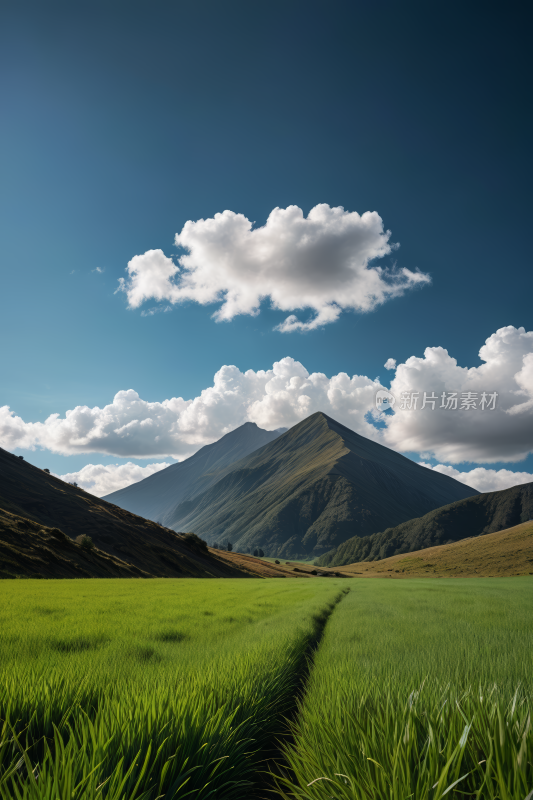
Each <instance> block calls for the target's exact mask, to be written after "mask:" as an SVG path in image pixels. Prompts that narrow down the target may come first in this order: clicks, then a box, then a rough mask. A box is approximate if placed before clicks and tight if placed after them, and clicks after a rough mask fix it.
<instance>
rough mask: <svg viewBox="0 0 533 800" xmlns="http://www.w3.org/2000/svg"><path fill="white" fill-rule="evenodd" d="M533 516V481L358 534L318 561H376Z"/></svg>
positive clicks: (336, 563) (329, 563) (328, 563)
mask: <svg viewBox="0 0 533 800" xmlns="http://www.w3.org/2000/svg"><path fill="white" fill-rule="evenodd" d="M428 471H429V470H428ZM532 518H533V482H532V483H524V484H521V485H520V486H513V487H512V488H511V489H503V490H502V491H499V492H487V493H485V494H478V495H477V496H476V497H469V498H468V499H466V500H459V501H458V502H456V503H450V504H448V505H445V506H443V507H442V508H437V509H435V510H434V511H430V512H429V513H428V514H425V515H424V516H422V517H420V518H417V519H411V520H409V521H408V522H404V523H403V524H401V525H397V526H396V527H394V528H393V527H390V528H387V529H386V530H384V531H382V532H381V533H375V534H373V535H372V536H368V537H366V538H364V539H363V538H361V537H359V536H354V537H353V538H351V539H348V540H347V541H346V542H343V543H342V544H341V545H339V546H337V547H336V548H335V549H332V550H331V551H330V552H328V553H326V554H325V555H323V556H322V557H321V558H319V559H318V561H317V564H318V565H320V566H331V567H338V566H342V565H344V564H352V563H354V562H358V561H375V560H376V559H383V558H388V557H389V556H395V555H400V554H402V553H410V552H413V551H414V550H422V549H423V548H426V547H432V546H434V545H442V544H449V543H451V542H456V541H459V540H461V539H466V538H467V537H471V536H481V535H483V534H487V533H493V532H495V531H500V530H503V529H505V528H510V527H512V526H515V525H519V524H520V523H522V522H527V521H528V520H531V519H532Z"/></svg>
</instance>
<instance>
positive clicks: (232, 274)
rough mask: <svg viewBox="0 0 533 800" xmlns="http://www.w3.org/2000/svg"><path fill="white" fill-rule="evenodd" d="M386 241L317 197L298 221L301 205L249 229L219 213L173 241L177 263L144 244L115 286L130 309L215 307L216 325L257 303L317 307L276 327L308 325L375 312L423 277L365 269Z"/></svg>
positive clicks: (375, 221)
mask: <svg viewBox="0 0 533 800" xmlns="http://www.w3.org/2000/svg"><path fill="white" fill-rule="evenodd" d="M389 238H390V231H385V230H384V228H383V221H382V219H381V217H380V216H379V214H378V213H377V212H375V211H367V212H365V213H364V214H363V215H362V216H360V215H359V214H357V213H356V212H348V211H345V210H344V209H343V208H342V207H338V208H330V206H328V205H327V204H325V203H323V204H321V205H317V206H315V207H314V208H313V209H311V211H310V212H309V214H308V216H307V217H304V215H303V213H302V211H301V209H300V208H298V206H289V207H288V208H286V209H282V208H275V209H274V210H273V211H272V212H271V213H270V216H269V217H268V220H267V222H266V225H264V226H263V227H261V228H256V229H255V230H252V223H251V222H250V221H249V220H248V219H247V218H246V217H245V216H244V215H243V214H235V213H234V212H233V211H224V212H223V213H221V214H215V216H214V218H212V219H206V220H204V219H201V220H198V221H197V222H193V221H189V222H186V223H185V225H184V226H183V229H182V231H181V233H179V234H176V239H175V242H176V245H177V246H179V247H181V248H183V249H184V250H186V251H187V252H186V253H185V254H184V255H182V256H180V257H179V258H178V265H179V266H178V265H176V264H175V263H174V262H173V261H172V259H171V258H167V257H166V256H165V254H164V253H163V251H162V250H148V251H147V252H146V253H144V254H143V255H139V256H135V257H134V258H132V260H131V261H130V262H129V264H128V267H127V273H128V277H127V278H126V279H124V278H121V279H120V285H119V289H120V290H122V291H124V292H126V294H127V297H128V303H129V306H130V308H138V307H139V306H141V305H142V304H143V303H144V302H145V301H146V300H150V299H153V300H157V301H163V300H165V301H168V302H170V303H172V304H176V303H181V302H184V301H187V300H190V301H194V302H196V303H200V304H201V305H208V304H212V303H221V306H220V307H219V308H218V310H217V311H216V312H215V314H214V317H215V319H216V320H217V321H218V322H221V321H229V320H231V319H233V318H234V317H235V316H237V315H240V314H249V315H252V316H255V315H257V314H258V313H259V307H260V304H261V301H262V300H265V299H270V302H271V305H272V307H273V308H275V309H279V310H281V311H295V310H303V309H311V311H312V312H314V316H312V317H311V318H310V319H309V320H307V321H305V322H302V321H300V320H299V319H298V318H297V317H296V316H295V315H294V314H291V315H289V316H288V317H287V318H286V319H285V320H284V322H282V323H281V324H280V325H279V326H278V330H280V331H283V332H291V331H295V330H301V331H303V330H312V329H314V328H317V327H320V326H322V325H325V324H327V323H329V322H334V321H335V320H336V319H337V318H338V317H339V315H340V314H341V313H342V311H343V310H344V309H351V310H356V311H372V310H373V309H374V308H376V306H378V305H381V304H382V303H385V302H386V301H387V300H389V299H391V298H393V297H399V296H400V295H402V294H404V292H405V291H407V290H408V289H411V288H413V287H415V286H421V285H424V284H427V283H429V282H430V278H429V276H428V275H425V274H423V273H421V272H418V271H414V272H413V271H411V270H408V269H406V268H403V269H389V270H387V269H384V268H383V267H378V266H370V263H371V262H372V261H373V259H376V258H381V257H383V256H385V255H388V254H389V253H391V251H392V250H393V248H394V247H395V246H394V245H391V244H390V243H389ZM117 291H118V290H117Z"/></svg>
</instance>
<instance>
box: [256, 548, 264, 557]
mask: <svg viewBox="0 0 533 800" xmlns="http://www.w3.org/2000/svg"><path fill="white" fill-rule="evenodd" d="M257 555H258V556H259V558H263V556H264V555H265V554H264V553H263V551H262V550H261V548H259V549H258V550H257Z"/></svg>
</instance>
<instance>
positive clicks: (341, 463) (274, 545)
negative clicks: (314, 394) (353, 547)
mask: <svg viewBox="0 0 533 800" xmlns="http://www.w3.org/2000/svg"><path fill="white" fill-rule="evenodd" d="M216 477H217V481H216V482H213V484H212V485H211V486H210V487H209V488H208V489H207V490H205V491H203V492H202V493H201V494H197V495H196V496H194V497H192V498H188V499H185V500H183V501H182V502H180V503H177V504H176V507H175V508H174V509H173V510H172V511H170V512H168V513H167V514H166V516H165V518H164V520H165V524H166V525H168V526H169V527H171V528H173V529H174V530H189V531H194V532H195V533H197V534H199V535H200V536H202V537H203V538H204V539H206V540H207V541H208V542H209V543H210V544H213V543H214V542H216V541H217V540H224V541H225V540H226V539H229V540H230V541H231V542H233V544H234V549H236V550H241V551H243V550H244V551H246V550H248V549H250V548H252V549H253V548H255V547H261V548H262V549H263V550H264V551H265V553H266V554H267V555H269V556H277V557H282V558H308V557H315V556H319V555H322V554H323V553H325V552H327V551H328V550H330V549H331V548H332V547H335V546H337V545H339V544H340V543H341V542H343V541H345V540H346V539H348V538H349V537H351V536H353V535H354V533H356V532H357V533H358V534H359V535H360V536H368V535H370V534H372V533H375V532H376V531H379V530H383V529H384V528H385V527H389V526H392V525H398V524H399V523H400V522H405V521H406V520H408V519H412V518H413V517H415V516H421V515H422V514H425V513H427V512H428V511H430V510H432V509H434V508H438V507H439V506H442V505H444V504H445V503H450V502H452V501H454V500H459V499H462V498H464V497H468V496H470V495H472V494H477V492H475V490H473V489H470V488H469V487H468V486H465V485H464V484H462V483H459V482H458V481H455V480H453V479H452V478H449V477H447V476H446V475H441V474H440V473H437V472H434V471H433V470H429V469H427V468H426V467H421V466H420V465H419V464H415V463H414V462H413V461H410V460H409V459H408V458H405V457H404V456H402V455H400V454H399V453H396V452H395V451H393V450H389V449H388V448H387V447H383V446H382V445H380V444H377V443H376V442H373V441H371V440H370V439H366V438H365V437H364V436H360V435H359V434H357V433H354V432H353V431H351V430H350V429H349V428H346V427H345V426H344V425H341V424H340V423H338V422H335V420H333V419H331V418H330V417H328V416H326V415H325V414H322V413H320V412H318V413H316V414H313V415H312V416H310V417H308V418H307V419H305V420H304V421H303V422H300V423H299V424H298V425H295V426H294V427H293V428H291V429H290V430H289V431H287V432H286V433H284V434H282V435H281V436H279V437H277V438H276V439H275V440H274V441H273V442H270V444H266V445H265V446H263V447H261V448H259V449H258V450H256V451H255V452H253V453H251V454H250V455H248V456H246V457H245V458H243V459H241V460H240V461H238V462H237V463H234V464H231V465H230V466H228V467H226V468H225V469H222V470H219V471H218V473H217V475H216Z"/></svg>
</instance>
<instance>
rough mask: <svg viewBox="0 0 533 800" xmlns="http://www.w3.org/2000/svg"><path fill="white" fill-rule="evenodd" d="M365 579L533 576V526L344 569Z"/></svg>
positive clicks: (488, 534) (487, 534)
mask: <svg viewBox="0 0 533 800" xmlns="http://www.w3.org/2000/svg"><path fill="white" fill-rule="evenodd" d="M348 574H349V575H352V576H353V577H357V576H359V575H360V576H362V577H365V578H387V577H388V578H423V577H427V578H482V577H493V578H496V577H497V578H501V577H504V576H511V575H533V522H531V521H530V522H522V524H521V525H516V526H515V527H514V528H508V529H507V530H504V531H498V532H497V533H486V534H485V535H484V536H474V537H469V538H468V539H463V540H462V541H460V542H453V543H452V544H443V545H438V546H437V547H428V548H426V549H425V550H417V551H415V552H414V553H406V554H404V555H398V556H392V557H391V558H385V559H383V561H373V562H372V563H369V562H368V561H363V562H360V563H358V564H350V565H349V566H347V567H344V568H343V575H348Z"/></svg>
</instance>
